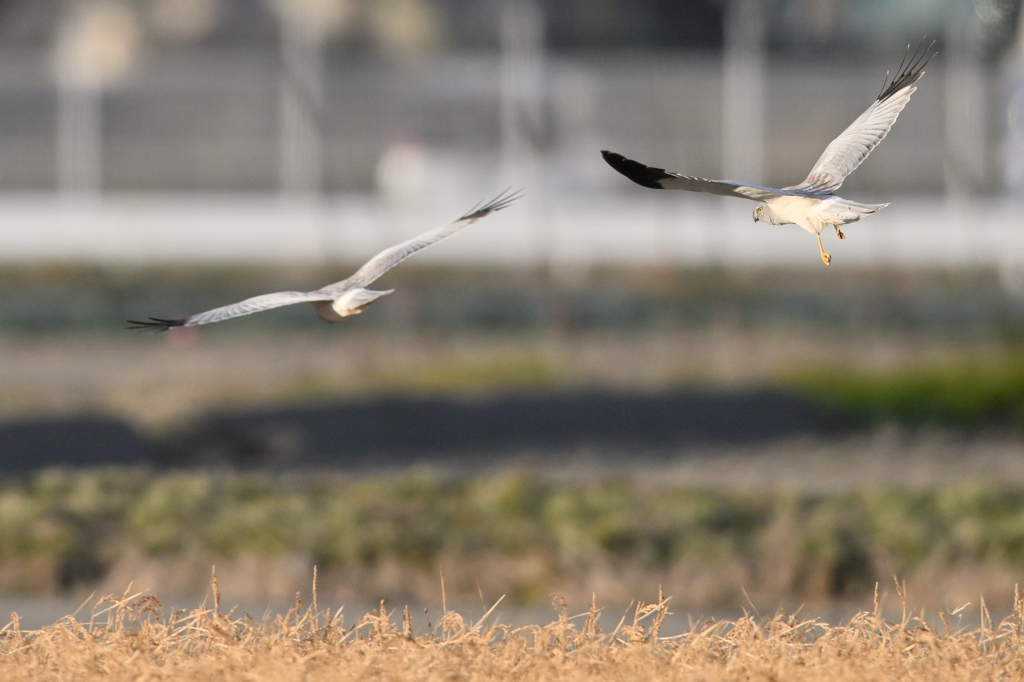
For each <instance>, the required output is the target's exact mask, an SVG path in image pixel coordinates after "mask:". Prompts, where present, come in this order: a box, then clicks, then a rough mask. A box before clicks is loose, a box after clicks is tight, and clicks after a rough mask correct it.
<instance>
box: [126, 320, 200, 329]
mask: <svg viewBox="0 0 1024 682" xmlns="http://www.w3.org/2000/svg"><path fill="white" fill-rule="evenodd" d="M186 319H188V318H185V317H183V318H181V319H180V320H165V319H162V318H159V317H151V318H149V321H148V322H142V321H140V320H128V325H129V326H127V327H125V329H136V330H147V329H148V330H152V331H155V332H165V331H167V330H168V329H170V328H171V327H184V326H185V320H186Z"/></svg>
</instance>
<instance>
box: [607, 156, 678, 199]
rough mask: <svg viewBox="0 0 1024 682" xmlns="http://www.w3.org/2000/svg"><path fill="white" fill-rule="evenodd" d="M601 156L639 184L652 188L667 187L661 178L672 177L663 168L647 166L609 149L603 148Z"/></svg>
mask: <svg viewBox="0 0 1024 682" xmlns="http://www.w3.org/2000/svg"><path fill="white" fill-rule="evenodd" d="M601 156H603V157H604V160H605V161H607V162H608V165H609V166H611V167H612V168H614V169H615V170H617V171H619V172H620V173H622V174H623V175H625V176H626V177H627V178H629V179H630V180H632V181H633V182H635V183H636V184H638V185H643V186H644V187H650V188H651V189H665V188H664V187H662V186H661V182H660V181H661V180H664V179H665V178H670V177H672V176H671V175H669V174H668V173H666V172H665V169H663V168H652V167H651V166H645V165H643V164H642V163H640V162H639V161H633V160H632V159H627V158H626V157H625V156H623V155H622V154H616V153H615V152H610V151H608V150H607V149H603V150H601Z"/></svg>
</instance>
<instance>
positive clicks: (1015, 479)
mask: <svg viewBox="0 0 1024 682" xmlns="http://www.w3.org/2000/svg"><path fill="white" fill-rule="evenodd" d="M1022 27H1024V16H1022V12H1021V3H1020V2H1019V1H1018V0H887V1H886V2H880V1H878V0H846V1H843V2H840V1H839V0H768V1H762V0H672V1H669V0H586V1H585V2H583V1H581V0H474V1H472V2H469V1H466V0H264V1H262V2H257V1H253V0H132V1H129V0H65V1H61V0H0V290H2V291H3V295H2V296H0V592H3V593H4V594H5V595H6V596H5V597H3V598H2V599H0V601H3V599H6V600H8V601H10V600H18V599H21V600H23V601H21V602H18V601H14V602H11V603H15V604H34V605H36V606H38V605H39V604H40V603H42V602H41V601H40V600H45V599H55V598H65V597H67V598H74V597H75V596H76V595H78V594H79V593H80V592H83V591H86V592H88V591H91V590H92V589H107V590H114V591H118V592H120V591H121V590H123V589H124V587H125V585H126V584H127V583H128V582H130V581H135V586H136V587H137V588H142V589H152V590H154V591H156V592H157V593H158V594H161V595H179V594H180V595H189V594H194V593H198V594H200V595H201V594H202V593H203V592H204V590H206V579H207V576H208V570H209V566H210V564H212V563H217V564H218V566H219V567H220V568H219V570H220V584H221V590H222V592H223V593H224V594H225V595H226V598H227V599H235V600H237V601H241V602H245V603H249V604H258V603H263V604H266V603H268V601H273V600H287V599H290V598H291V596H292V595H293V594H294V593H295V591H296V590H300V589H301V590H305V589H306V586H307V584H308V582H309V577H310V575H311V572H312V566H313V565H314V564H315V565H317V566H318V567H319V570H320V576H321V578H322V580H323V581H324V582H322V584H321V592H320V594H321V598H324V597H323V596H324V595H329V596H331V598H336V599H339V600H349V601H350V602H351V601H355V602H361V603H367V604H373V603H375V602H376V600H379V599H380V598H387V599H391V600H393V603H394V604H398V603H399V602H401V600H413V601H416V602H418V603H433V602H435V601H438V597H439V592H440V590H439V587H440V586H439V581H438V580H437V575H438V570H439V569H440V570H441V571H443V572H444V574H445V576H446V579H447V589H448V598H449V599H450V600H455V599H462V600H476V599H478V597H477V595H478V593H479V594H480V596H481V597H485V598H486V599H487V600H493V599H496V598H497V597H499V596H500V595H501V594H509V595H511V597H510V603H512V604H513V605H517V606H519V607H523V608H526V607H530V606H535V605H537V604H545V603H546V602H547V601H548V600H549V595H550V594H551V593H553V592H556V591H557V592H561V593H563V594H566V595H567V596H568V597H569V598H570V599H571V600H576V601H578V602H580V603H582V601H585V600H586V599H588V598H589V596H590V595H591V593H592V592H597V594H598V598H599V600H601V599H605V600H606V601H608V602H610V603H616V604H617V603H627V602H628V601H629V600H630V599H637V598H640V599H647V600H651V599H653V598H655V597H656V595H657V586H658V585H663V586H664V588H665V591H666V593H667V594H673V595H675V596H676V598H677V602H676V603H677V604H678V605H679V607H680V608H683V609H698V610H699V609H705V610H707V609H711V610H714V609H719V610H721V609H736V608H739V607H742V606H743V605H744V604H746V603H747V600H748V597H746V596H744V595H743V590H744V589H745V590H746V592H747V593H748V594H749V599H751V600H753V603H757V604H758V605H764V606H766V607H767V608H768V609H769V610H771V609H772V608H774V607H776V606H778V605H780V604H790V605H799V604H800V603H803V602H807V603H811V604H814V605H817V606H816V608H820V609H823V610H825V611H827V610H828V609H837V608H840V607H841V605H842V604H849V603H855V602H856V603H858V604H859V602H857V600H859V599H863V598H865V595H870V592H871V590H872V589H873V586H874V584H875V582H876V581H882V582H883V584H888V583H889V582H891V576H892V575H893V574H899V575H900V576H901V577H903V578H906V579H907V580H908V585H909V586H910V588H911V592H910V594H911V597H912V599H916V600H917V603H920V604H927V605H929V606H934V607H936V608H938V607H943V606H945V605H950V604H952V605H953V606H954V607H955V606H958V605H959V604H960V603H963V602H966V601H971V600H977V598H978V596H979V595H984V598H985V600H986V602H987V603H989V604H990V605H991V604H994V605H996V607H997V608H999V607H1000V605H1002V606H1004V607H1006V608H1009V606H1008V605H1009V604H1010V603H1011V601H1012V594H1013V585H1014V584H1015V583H1016V582H1019V581H1020V576H1021V575H1022V571H1024V466H1022V465H1024V461H1022V454H1024V453H1022V445H1024V435H1022V431H1021V428H1022V426H1024V229H1022V228H1024V224H1022V221H1021V219H1020V217H1019V208H1018V206H1019V203H1020V201H1021V199H1022V198H1024V29H1022ZM933 40H934V41H935V44H934V48H932V49H933V51H937V52H938V55H937V56H936V57H935V58H934V59H933V60H932V61H931V63H930V64H929V65H928V67H927V74H926V75H925V76H924V78H923V79H922V80H921V81H920V82H919V84H918V91H917V92H916V94H915V95H914V97H913V98H912V100H911V102H910V104H909V105H908V106H907V108H906V110H905V111H904V112H903V113H902V114H901V116H900V119H899V121H898V123H897V124H896V125H895V126H894V128H893V130H892V131H891V133H890V134H889V136H888V138H887V139H886V140H885V142H884V143H883V144H881V145H880V146H879V147H878V149H876V150H875V151H874V152H873V153H872V155H871V157H870V159H869V160H867V161H866V163H865V164H864V167H863V168H862V169H860V170H858V171H856V172H855V173H854V174H853V175H852V176H851V177H850V178H849V179H848V181H847V182H846V183H845V185H844V187H843V188H842V192H841V194H842V195H843V196H845V197H848V198H850V199H853V200H856V201H862V202H879V203H881V202H891V204H892V205H891V206H889V207H888V208H886V209H884V210H883V211H881V212H879V213H878V214H877V215H874V216H871V217H870V218H868V219H866V220H865V221H863V222H862V223H857V224H855V225H851V226H849V228H848V229H847V230H846V234H847V239H846V240H845V241H843V242H839V241H837V240H835V238H834V236H832V235H825V237H824V238H825V240H826V250H828V251H831V253H832V256H833V260H832V266H831V267H829V268H826V267H825V266H823V265H822V264H821V262H820V260H819V258H818V254H815V253H814V246H815V243H814V240H813V239H811V238H810V237H809V236H808V235H806V234H805V233H804V232H803V231H802V230H800V229H799V228H796V227H795V226H780V227H771V226H765V225H760V224H757V225H754V224H751V221H750V211H751V210H752V208H753V204H749V203H747V202H742V201H736V200H722V199H720V198H718V197H713V196H705V195H698V194H688V193H673V192H664V193H659V192H653V191H650V190H646V189H644V188H641V187H638V186H636V185H633V184H632V183H630V182H629V181H627V180H626V179H625V178H623V177H622V176H620V175H618V174H617V173H615V172H614V171H613V170H612V169H610V168H609V167H607V165H606V164H605V163H604V162H603V161H602V160H601V158H600V156H599V151H600V150H601V149H610V150H613V151H617V152H619V153H622V154H624V155H626V156H628V157H631V158H635V159H638V160H640V161H643V162H645V163H648V164H651V165H654V166H660V167H666V168H669V169H672V170H677V171H680V172H685V173H687V174H692V175H699V176H704V177H710V178H730V179H737V180H743V181H747V182H754V183H762V184H766V185H771V186H784V185H790V184H795V183H797V182H799V181H800V180H801V179H802V178H803V177H804V176H805V175H806V173H807V171H808V170H809V169H810V167H811V166H812V165H813V163H814V161H815V160H816V159H817V158H818V156H819V154H820V153H821V151H822V150H823V149H824V147H825V146H826V145H827V144H828V142H829V141H830V140H831V139H832V138H834V137H835V136H836V135H838V134H839V133H840V132H841V131H842V130H843V129H844V128H845V127H846V126H847V125H848V124H849V123H850V122H851V121H853V119H854V118H856V117H857V116H858V115H859V114H860V113H861V112H862V111H863V110H864V109H865V108H866V107H867V106H868V105H869V104H870V103H871V102H872V100H873V98H874V97H876V96H877V94H878V92H879V91H880V90H881V88H882V87H883V82H884V79H885V77H886V74H887V73H894V72H895V71H896V70H897V68H898V66H899V64H900V60H901V59H902V58H903V57H904V55H905V54H906V53H907V51H908V50H909V51H910V52H913V50H914V49H915V48H916V47H917V46H919V45H922V46H925V47H926V46H928V45H929V44H931V43H932V41H933ZM908 46H909V47H908ZM509 186H511V187H517V188H518V187H521V188H524V189H525V192H526V196H525V198H524V199H523V200H522V201H520V202H519V203H517V204H516V205H515V206H514V207H512V208H510V209H508V210H507V211H503V212H502V213H500V214H498V215H495V216H493V217H489V218H488V219H487V220H485V221H483V222H481V223H478V224H476V225H474V226H473V228H472V229H470V230H468V231H466V232H464V233H461V234H460V235H458V237H457V238H455V239H452V240H449V241H446V242H445V243H444V244H442V245H439V246H437V247H435V248H433V249H431V250H429V251H427V252H424V253H422V254H418V255H417V256H416V257H415V258H414V259H412V260H411V261H409V262H407V263H405V264H403V265H402V266H401V267H400V268H398V269H396V270H395V271H393V272H391V273H389V274H388V275H387V276H386V279H385V280H382V281H381V283H380V284H381V285H382V287H384V288H392V287H393V288H395V289H396V291H395V293H394V294H393V295H391V296H389V297H387V298H385V299H383V300H382V301H381V302H380V303H379V304H377V305H375V306H374V307H372V308H370V309H369V310H368V311H367V312H366V313H365V314H363V315H361V316H360V317H357V318H354V319H352V320H348V321H346V322H345V323H343V324H339V325H325V324H323V323H321V322H320V321H319V320H317V319H316V317H315V316H314V315H313V314H312V311H310V310H309V309H306V308H305V307H295V308H284V309H280V310H276V311H272V312H269V313H265V314H262V315H258V316H253V317H249V318H244V319H240V320H235V321H232V322H229V323H225V324H223V325H216V326H213V327H204V328H202V329H194V328H193V329H188V330H175V331H172V332H170V333H167V334H161V335H157V336H150V335H139V334H131V333H128V332H126V331H124V330H123V329H122V327H123V326H124V321H125V320H126V319H129V318H131V319H140V318H144V317H146V316H149V315H153V316H157V317H173V316H177V315H185V314H188V313H192V312H197V311H201V310H205V309H207V308H210V307H214V306H218V305H223V304H225V303H229V302H233V301H235V300H239V299H242V298H246V297H248V296H252V295H256V294H259V293H264V292H267V291H274V290H282V289H299V290H308V289H310V288H316V287H319V286H322V285H323V284H325V283H327V282H331V281H336V280H339V279H342V278H343V277H345V276H347V275H348V274H349V273H350V272H351V270H352V269H353V268H355V267H358V265H359V264H361V263H362V262H363V261H364V260H365V259H366V258H368V257H370V256H371V255H373V254H374V253H376V252H377V251H378V250H380V249H381V248H384V247H386V246H389V245H391V244H393V243H396V242H398V241H400V240H403V239H406V238H408V237H410V236H413V235H415V234H418V233H420V232H422V231H425V230H427V229H429V228H431V227H434V226H436V225H439V224H442V223H446V222H449V221H450V220H452V219H454V218H455V217H457V216H459V215H462V214H463V213H465V212H466V210H467V209H469V208H470V207H471V206H473V205H474V204H476V203H477V202H478V201H480V200H484V199H488V198H490V197H491V196H493V195H496V194H497V193H498V192H500V191H501V190H502V189H503V188H505V187H509ZM24 600H27V601H24ZM953 602H957V603H956V604H954V603H953ZM58 603H59V604H61V605H62V604H63V602H58ZM837 605H840V606H837ZM26 608H27V607H26ZM56 608H62V606H60V607H56ZM825 611H823V612H825ZM60 615H63V614H60Z"/></svg>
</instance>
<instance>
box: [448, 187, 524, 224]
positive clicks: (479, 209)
mask: <svg viewBox="0 0 1024 682" xmlns="http://www.w3.org/2000/svg"><path fill="white" fill-rule="evenodd" d="M522 197H523V190H521V189H517V190H515V191H513V190H512V188H511V187H508V188H506V189H505V191H503V192H502V193H501V194H499V195H498V196H496V197H494V198H493V199H491V200H490V201H488V202H487V203H486V204H484V205H483V206H480V204H477V205H476V206H474V207H473V208H471V209H470V210H469V213H467V214H466V215H464V216H462V217H461V218H459V220H478V219H480V218H483V217H484V216H485V215H489V214H491V213H494V212H495V211H500V210H501V209H503V208H508V207H509V206H511V205H512V204H514V203H515V202H516V201H518V200H519V199H522Z"/></svg>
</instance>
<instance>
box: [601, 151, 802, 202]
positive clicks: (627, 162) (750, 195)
mask: <svg viewBox="0 0 1024 682" xmlns="http://www.w3.org/2000/svg"><path fill="white" fill-rule="evenodd" d="M601 156H603V157H604V160H605V161H607V162H608V165H609V166H611V167H612V168H614V169H615V170H617V171H619V172H620V173H622V174H623V175H625V176H626V177H627V178H629V179H630V180H632V181H633V182H635V183H636V184H638V185H643V186H644V187H650V188H651V189H684V190H687V191H689V192H707V193H708V194H721V195H722V196H727V197H740V198H741V199H753V200H754V201H764V200H766V199H771V198H772V197H777V196H781V195H783V194H793V193H792V192H785V191H783V190H778V189H772V188H771V187H758V186H757V185H744V184H742V183H739V182H732V181H730V180H706V179H704V178H693V177H690V176H688V175H679V174H678V173H672V172H670V171H667V170H665V169H664V168H653V167H651V166H645V165H643V164H642V163H640V162H639V161H633V160H632V159H627V158H626V157H625V156H623V155H622V154H616V153H615V152H609V151H602V152H601Z"/></svg>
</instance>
